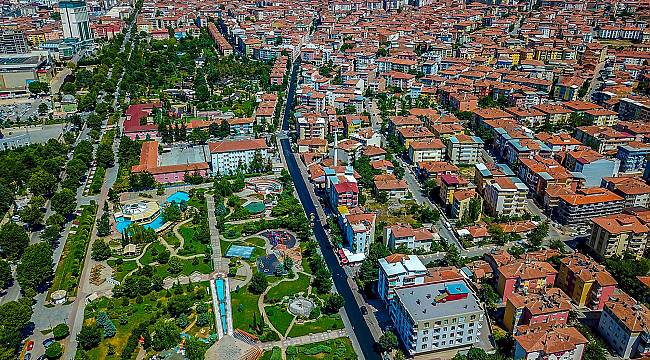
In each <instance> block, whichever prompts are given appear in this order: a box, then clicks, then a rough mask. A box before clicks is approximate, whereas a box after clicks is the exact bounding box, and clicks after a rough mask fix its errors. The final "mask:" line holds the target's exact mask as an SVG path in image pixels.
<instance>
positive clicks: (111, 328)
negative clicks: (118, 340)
mask: <svg viewBox="0 0 650 360" xmlns="http://www.w3.org/2000/svg"><path fill="white" fill-rule="evenodd" d="M97 325H99V326H101V327H102V329H103V335H104V337H105V338H109V337H113V336H115V333H116V329H115V324H113V321H112V320H111V319H110V318H109V317H108V314H106V312H104V311H102V312H100V313H99V315H97Z"/></svg>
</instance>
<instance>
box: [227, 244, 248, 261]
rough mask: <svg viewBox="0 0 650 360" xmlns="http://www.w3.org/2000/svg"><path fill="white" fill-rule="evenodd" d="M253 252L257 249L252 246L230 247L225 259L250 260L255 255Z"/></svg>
mask: <svg viewBox="0 0 650 360" xmlns="http://www.w3.org/2000/svg"><path fill="white" fill-rule="evenodd" d="M253 250H255V248H254V247H252V246H241V245H230V247H229V248H228V251H226V255H225V257H227V258H231V257H239V258H243V259H250V257H251V256H252V255H253Z"/></svg>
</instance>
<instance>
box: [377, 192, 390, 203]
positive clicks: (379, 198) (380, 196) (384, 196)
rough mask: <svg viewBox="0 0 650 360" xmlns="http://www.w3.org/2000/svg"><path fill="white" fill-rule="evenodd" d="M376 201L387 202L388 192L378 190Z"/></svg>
mask: <svg viewBox="0 0 650 360" xmlns="http://www.w3.org/2000/svg"><path fill="white" fill-rule="evenodd" d="M377 201H378V202H379V203H380V204H385V203H387V202H388V193H387V192H385V191H380V192H379V193H378V194H377Z"/></svg>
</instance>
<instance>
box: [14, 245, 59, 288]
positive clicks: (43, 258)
mask: <svg viewBox="0 0 650 360" xmlns="http://www.w3.org/2000/svg"><path fill="white" fill-rule="evenodd" d="M53 267H54V264H53V262H52V247H51V246H50V244H48V243H46V242H39V243H37V244H33V245H29V246H28V247H27V248H26V249H25V253H24V254H23V256H22V257H21V258H20V263H19V264H18V266H17V267H16V280H17V281H18V283H19V284H20V287H21V288H22V289H23V290H24V289H34V290H35V289H37V288H39V287H40V286H42V285H43V284H45V282H46V281H48V280H49V279H50V278H51V277H52V275H53V274H54V270H53Z"/></svg>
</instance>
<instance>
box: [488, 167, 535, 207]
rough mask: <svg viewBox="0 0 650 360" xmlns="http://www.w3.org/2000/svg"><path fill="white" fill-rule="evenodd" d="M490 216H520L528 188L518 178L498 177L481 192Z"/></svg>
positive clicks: (524, 205) (525, 202)
mask: <svg viewBox="0 0 650 360" xmlns="http://www.w3.org/2000/svg"><path fill="white" fill-rule="evenodd" d="M483 193H484V196H485V204H486V205H487V208H488V210H489V212H490V213H491V214H492V215H506V216H514V215H521V214H522V213H523V212H524V211H525V210H526V204H527V200H526V196H527V195H528V187H527V186H526V184H524V183H523V182H521V180H519V178H518V177H516V176H510V177H498V178H495V179H493V180H491V181H490V183H489V184H488V185H487V186H486V187H485V189H484V190H483Z"/></svg>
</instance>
